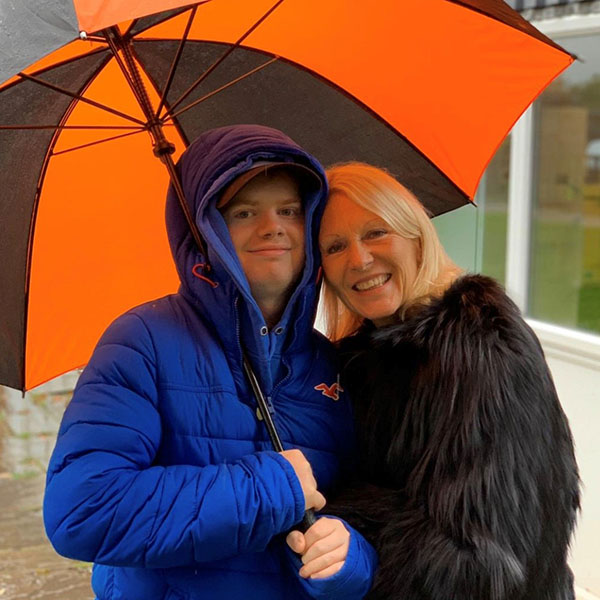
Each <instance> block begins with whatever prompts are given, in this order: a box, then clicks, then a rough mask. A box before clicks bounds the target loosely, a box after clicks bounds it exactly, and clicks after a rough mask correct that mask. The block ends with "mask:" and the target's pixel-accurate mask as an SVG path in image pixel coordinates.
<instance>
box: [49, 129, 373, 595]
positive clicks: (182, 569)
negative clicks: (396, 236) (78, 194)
mask: <svg viewBox="0 0 600 600" xmlns="http://www.w3.org/2000/svg"><path fill="white" fill-rule="evenodd" d="M264 159H267V160H270V159H274V160H277V161H291V162H298V163H302V164H305V165H310V166H311V167H312V168H313V169H314V170H316V171H317V172H318V173H320V174H321V175H322V177H323V189H322V190H321V192H320V193H312V194H310V195H308V196H307V197H306V198H305V199H304V200H305V214H306V244H307V252H306V265H305V269H304V273H303V276H302V280H301V283H300V284H299V286H298V288H297V289H296V291H295V292H294V294H293V296H292V298H291V299H290V301H289V304H288V306H287V308H286V310H285V312H284V314H283V316H282V318H281V321H280V323H279V324H278V325H277V327H276V328H274V329H273V330H272V331H271V332H268V333H266V327H265V322H264V319H263V317H262V314H261V312H260V311H259V309H258V306H257V305H256V303H255V301H254V299H253V298H252V296H251V294H250V289H249V287H248V283H247V281H246V278H245V276H244V274H243V271H242V269H241V266H240V263H239V261H238V259H237V256H236V254H235V251H234V248H233V246H232V244H231V241H230V237H229V233H228V230H227V228H226V226H225V223H224V221H223V220H222V218H221V216H220V214H219V212H218V211H217V209H216V207H215V201H216V198H217V197H218V195H219V192H220V191H221V190H222V189H223V188H224V186H226V185H227V184H228V183H229V182H230V181H231V180H232V179H234V178H235V177H237V176H238V175H239V174H240V173H242V172H243V171H245V170H247V169H248V168H249V167H250V166H251V165H252V164H253V162H255V161H257V160H264ZM178 169H179V171H180V174H181V178H182V183H183V186H184V190H185V193H186V196H187V198H188V201H189V203H190V205H191V206H192V214H195V216H196V220H197V223H198V225H199V227H200V230H201V232H202V235H203V236H204V238H205V240H206V241H207V245H208V248H209V250H208V254H209V256H208V259H209V262H210V265H211V270H210V272H204V273H205V274H206V276H207V277H208V278H210V280H211V281H212V283H210V282H209V281H207V280H206V279H202V278H199V277H198V276H197V275H195V274H194V267H195V266H196V265H198V263H202V262H203V257H201V256H200V255H199V254H198V253H197V251H196V249H195V246H194V244H193V242H192V239H191V235H190V234H189V232H188V228H187V225H186V223H185V221H184V218H183V216H182V214H181V210H180V208H179V206H178V205H177V202H176V200H175V197H174V194H173V193H172V190H171V191H170V193H169V198H168V202H167V229H168V233H169V240H170V243H171V249H172V252H173V256H174V258H175V262H176V265H177V269H178V273H179V277H180V279H181V287H180V290H179V292H178V293H177V294H174V295H171V296H167V297H165V298H161V299H159V300H156V301H154V302H150V303H148V304H145V305H142V306H139V307H137V308H135V309H133V310H131V311H129V312H128V313H126V314H125V315H123V316H121V317H120V318H118V319H117V320H116V321H115V322H114V323H113V324H112V325H111V326H110V327H109V328H108V330H107V331H106V333H105V334H104V336H103V337H102V339H101V340H100V342H99V343H98V346H97V347H96V350H95V352H94V354H93V356H92V358H91V360H90V363H89V364H88V366H87V368H86V369H85V370H84V372H83V374H82V375H81V377H80V380H79V382H78V385H77V389H76V390H75V394H74V396H73V400H72V402H71V403H70V405H69V407H68V408H67V411H66V413H65V416H64V419H63V422H62V424H61V428H60V431H59V435H58V440H57V444H56V448H55V450H54V453H53V455H52V459H51V461H50V466H49V470H48V478H47V487H46V495H45V499H44V519H45V525H46V531H47V534H48V537H49V538H50V540H51V542H52V544H53V545H54V547H55V548H56V550H57V551H58V552H59V553H61V554H63V555H65V556H68V557H72V558H77V559H80V560H85V561H93V562H94V563H95V565H94V570H93V575H92V586H93V589H94V591H95V593H96V595H97V597H98V599H99V600H117V599H119V600H121V599H123V600H192V599H194V600H195V599H204V598H207V599H208V598H210V599H213V598H214V599H219V598H226V599H236V598H244V599H245V600H251V599H253V598H257V599H258V598H260V599H262V600H264V599H271V598H273V599H275V598H276V599H282V600H283V599H286V600H293V599H295V598H298V599H300V598H310V597H314V598H344V599H349V598H361V597H362V596H363V595H364V594H365V593H366V591H367V590H368V588H369V586H370V583H371V579H372V574H373V570H374V565H375V562H376V558H375V555H374V552H373V550H372V548H371V547H370V546H369V545H368V544H367V543H366V542H365V541H364V539H363V538H361V537H360V535H359V534H357V533H356V532H354V531H351V545H350V550H349V554H348V558H347V560H346V563H345V565H344V567H343V569H342V570H341V571H339V572H338V573H337V574H336V575H334V576H333V577H331V578H329V579H325V580H322V581H316V580H315V581H305V580H303V579H302V578H300V577H299V576H298V575H297V570H298V568H299V565H298V560H297V558H296V557H295V556H294V555H293V554H292V553H291V552H290V551H289V550H288V549H287V546H286V545H285V541H284V536H285V533H286V532H287V531H288V530H289V529H290V528H291V527H292V526H293V525H294V524H295V523H298V522H299V521H300V520H301V518H302V516H303V512H304V500H303V494H302V490H301V487H300V484H299V482H298V479H297V478H296V475H295V473H294V471H293V469H292V468H291V465H290V464H289V463H288V462H287V461H286V460H285V459H284V458H282V457H281V456H280V455H279V454H277V453H275V452H273V451H272V450H271V449H270V448H271V445H270V442H269V440H268V435H267V432H266V429H265V426H264V424H263V423H262V422H261V421H260V420H259V419H258V418H257V412H256V402H255V400H254V397H253V395H252V393H251V391H250V389H249V386H248V384H247V381H246V378H245V376H244V373H243V370H242V364H241V344H242V343H243V344H244V346H245V347H246V349H247V352H248V354H249V356H250V358H251V362H252V363H253V365H254V367H255V370H256V374H257V376H258V379H259V380H260V383H261V385H262V388H263V391H264V393H265V395H266V396H267V397H268V401H269V403H270V406H271V407H272V411H273V419H274V421H275V423H276V425H277V427H278V429H279V433H280V436H281V438H282V440H283V443H284V447H285V448H292V447H296V448H300V449H301V450H302V451H303V452H304V454H305V455H306V457H307V458H308V459H309V461H310V462H311V464H312V466H313V470H314V473H315V476H316V479H317V481H318V484H319V488H320V489H321V490H322V491H324V493H325V494H327V490H328V488H329V487H330V485H331V484H332V482H333V481H334V479H335V478H336V477H338V476H339V474H340V470H341V469H342V468H348V466H349V465H350V461H351V458H352V452H353V450H354V448H353V440H354V436H353V435H352V422H351V414H350V408H349V402H348V401H347V399H346V397H345V395H344V393H343V392H341V391H338V390H336V389H335V388H333V389H331V388H327V387H326V386H331V385H332V384H333V383H334V382H336V381H337V379H338V374H337V371H336V368H335V357H334V355H333V353H332V349H331V347H330V346H329V344H328V342H327V341H326V340H325V339H324V338H323V337H322V336H320V335H319V334H317V333H316V332H314V331H313V330H312V322H313V317H314V311H315V304H316V292H317V285H316V280H317V276H318V275H317V271H318V262H319V261H318V255H317V247H316V243H315V241H314V240H315V238H316V227H317V224H318V222H319V219H320V216H321V212H322V208H323V199H324V195H325V194H324V192H325V188H326V184H325V180H324V175H323V172H322V169H321V167H320V166H319V165H318V164H317V163H316V162H315V161H314V159H313V158H312V157H310V156H309V155H307V154H306V153H305V152H304V151H303V150H301V149H300V148H299V147H298V146H296V144H294V143H293V142H292V141H291V140H290V139H289V138H287V137H286V136H284V135H283V134H281V133H280V132H278V131H275V130H271V129H268V128H264V127H258V126H235V127H228V128H222V129H217V130H213V131H210V132H207V133H206V134H204V135H203V136H201V137H200V138H199V139H198V140H196V141H195V142H194V143H193V144H192V145H191V146H190V148H188V150H187V151H186V153H185V154H184V155H183V157H182V159H181V160H180V162H179V165H178ZM195 272H196V273H197V274H200V275H202V274H203V272H202V271H201V270H199V268H198V267H196V269H195ZM320 384H325V386H321V385H320ZM317 388H319V389H317ZM338 396H339V399H338Z"/></svg>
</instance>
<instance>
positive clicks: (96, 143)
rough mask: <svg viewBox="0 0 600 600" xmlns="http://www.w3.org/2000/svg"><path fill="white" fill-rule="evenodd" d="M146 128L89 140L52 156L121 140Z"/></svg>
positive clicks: (53, 153)
mask: <svg viewBox="0 0 600 600" xmlns="http://www.w3.org/2000/svg"><path fill="white" fill-rule="evenodd" d="M143 131H145V129H138V130H137V131H130V132H128V133H121V134H120V135H113V136H112V137H109V138H104V139H102V140H96V141H95V142H89V143H87V144H81V145H80V146H73V147H72V148H67V149H66V150H59V151H58V152H52V153H51V155H52V156H58V155H59V154H66V153H67V152H74V151H75V150H81V149H82V148H90V147H91V146H97V145H98V144H104V143H105V142H112V141H113V140H119V139H121V138H125V137H129V136H130V135H137V134H138V133H142V132H143Z"/></svg>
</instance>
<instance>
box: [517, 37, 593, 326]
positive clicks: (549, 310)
mask: <svg viewBox="0 0 600 600" xmlns="http://www.w3.org/2000/svg"><path fill="white" fill-rule="evenodd" d="M558 41H559V43H561V44H562V45H563V46H564V47H565V48H567V49H568V50H570V51H571V52H573V53H575V54H576V55H577V56H579V58H580V59H582V61H576V62H575V64H574V65H573V66H571V67H570V68H569V69H568V70H567V72H566V73H565V74H563V75H562V76H561V77H560V78H559V79H558V80H557V81H555V82H554V83H553V84H552V85H551V86H550V87H549V88H548V89H547V90H546V92H544V94H543V95H542V96H541V97H540V100H539V101H538V102H537V107H536V150H535V156H536V168H535V174H534V182H535V190H534V203H533V207H532V211H533V212H532V246H531V262H530V265H531V277H530V294H529V311H528V312H529V314H530V315H531V316H532V317H534V318H536V319H540V320H543V321H548V322H551V323H556V324H558V325H564V326H567V327H574V328H579V329H584V330H589V331H596V332H600V35H594V36H581V37H572V38H565V39H562V40H558Z"/></svg>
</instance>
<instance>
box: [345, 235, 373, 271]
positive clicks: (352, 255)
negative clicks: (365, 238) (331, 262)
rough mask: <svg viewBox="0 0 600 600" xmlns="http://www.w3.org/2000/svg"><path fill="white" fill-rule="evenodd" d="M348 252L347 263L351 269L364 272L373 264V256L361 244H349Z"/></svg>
mask: <svg viewBox="0 0 600 600" xmlns="http://www.w3.org/2000/svg"><path fill="white" fill-rule="evenodd" d="M348 250H349V252H348V263H349V266H350V268H351V269H354V270H355V271H365V270H366V269H368V268H369V267H370V266H371V264H373V256H372V254H371V253H370V252H369V249H368V248H367V247H366V246H365V245H364V244H363V243H361V242H354V243H351V244H350V247H349V248H348Z"/></svg>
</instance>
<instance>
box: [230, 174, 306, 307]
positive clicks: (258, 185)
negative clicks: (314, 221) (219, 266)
mask: <svg viewBox="0 0 600 600" xmlns="http://www.w3.org/2000/svg"><path fill="white" fill-rule="evenodd" d="M222 214H223V218H224V219H225V222H226V223H227V227H228V228H229V233H230V235H231V240H232V242H233V246H234V248H235V250H236V252H237V255H238V258H239V260H240V263H241V265H242V268H243V269H244V273H245V274H246V278H247V279H248V283H249V284H250V290H251V291H252V295H253V296H254V298H255V300H256V301H257V303H258V304H259V306H261V307H262V306H263V305H264V304H265V303H268V304H269V305H274V304H275V305H277V306H279V307H281V308H282V307H283V306H284V305H285V303H286V302H287V300H288V298H289V296H290V294H291V292H292V290H293V289H294V286H295V285H296V283H297V281H298V279H299V277H300V274H301V273H302V268H303V266H304V212H303V207H302V199H301V197H300V191H299V188H298V183H297V181H296V180H295V179H294V177H292V176H291V175H290V174H289V173H287V172H286V171H285V170H275V171H273V172H272V174H269V173H267V174H266V175H263V174H261V175H257V176H256V177H254V178H253V179H251V180H250V181H249V182H248V183H247V184H246V185H245V186H244V187H243V188H242V189H241V190H240V191H239V192H238V193H237V194H236V195H235V196H234V197H233V198H232V199H231V200H230V201H229V202H228V203H227V204H226V205H225V207H224V208H223V209H222Z"/></svg>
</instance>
